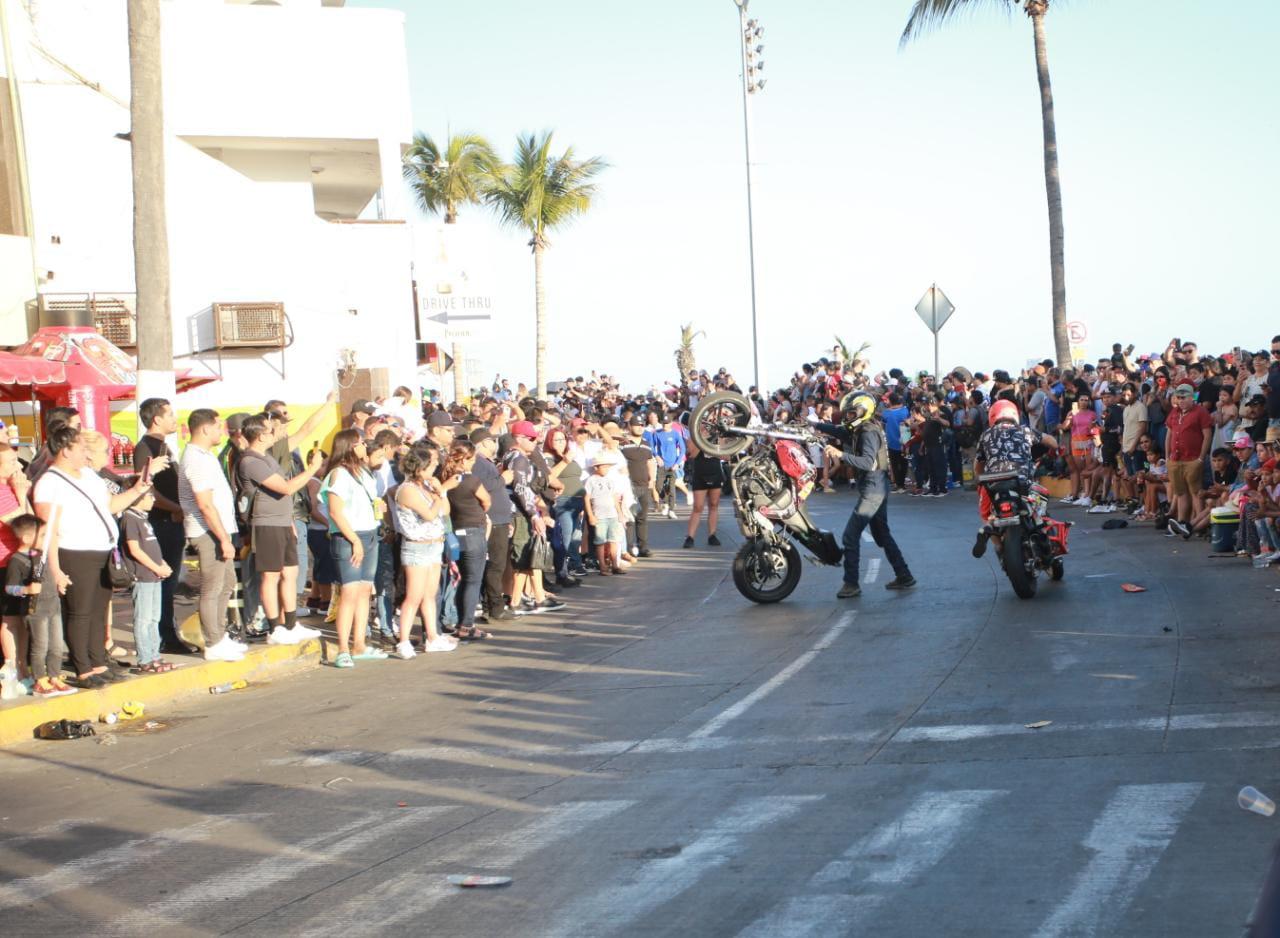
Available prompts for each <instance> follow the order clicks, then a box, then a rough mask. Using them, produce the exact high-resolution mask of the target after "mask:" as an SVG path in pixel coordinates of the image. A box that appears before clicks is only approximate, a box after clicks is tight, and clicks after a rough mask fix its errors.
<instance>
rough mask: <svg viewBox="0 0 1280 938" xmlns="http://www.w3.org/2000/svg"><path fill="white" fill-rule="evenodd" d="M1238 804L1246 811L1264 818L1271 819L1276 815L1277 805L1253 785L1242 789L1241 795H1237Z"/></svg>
mask: <svg viewBox="0 0 1280 938" xmlns="http://www.w3.org/2000/svg"><path fill="white" fill-rule="evenodd" d="M1236 803H1237V804H1239V805H1240V807H1242V808H1244V809H1245V810H1246V811H1252V812H1253V813H1254V814H1261V815H1262V816H1263V817H1271V815H1273V814H1275V813H1276V803H1275V802H1274V801H1272V800H1271V799H1270V798H1268V797H1267V796H1266V795H1264V794H1263V793H1262V792H1260V791H1258V789H1256V788H1254V787H1253V786H1252V785H1246V786H1245V787H1244V788H1241V789H1240V794H1238V795H1236Z"/></svg>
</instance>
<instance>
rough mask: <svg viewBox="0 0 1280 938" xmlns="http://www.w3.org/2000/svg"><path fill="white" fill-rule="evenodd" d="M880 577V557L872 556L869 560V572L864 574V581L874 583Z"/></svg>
mask: <svg viewBox="0 0 1280 938" xmlns="http://www.w3.org/2000/svg"><path fill="white" fill-rule="evenodd" d="M878 579H880V558H879V557H872V558H871V559H870V560H868V561H867V572H866V573H864V574H863V575H862V582H863V583H874V582H876V580H878Z"/></svg>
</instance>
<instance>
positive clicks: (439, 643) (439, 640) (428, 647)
mask: <svg viewBox="0 0 1280 938" xmlns="http://www.w3.org/2000/svg"><path fill="white" fill-rule="evenodd" d="M457 647H458V643H457V642H455V641H453V640H452V639H449V638H445V637H444V636H443V635H437V636H436V637H435V638H433V639H432V640H431V641H429V642H427V643H426V644H425V645H423V646H422V650H423V651H425V652H427V653H431V652H436V651H453V650H454V649H455V648H457Z"/></svg>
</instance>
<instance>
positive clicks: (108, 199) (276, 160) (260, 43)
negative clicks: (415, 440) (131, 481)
mask: <svg viewBox="0 0 1280 938" xmlns="http://www.w3.org/2000/svg"><path fill="white" fill-rule="evenodd" d="M0 4H3V6H4V8H5V9H6V10H7V21H8V27H9V28H8V37H9V43H8V45H9V50H10V51H9V55H8V56H7V59H8V61H7V62H6V65H5V71H6V74H9V73H11V74H10V75H9V77H11V78H12V77H16V79H17V82H16V91H17V103H18V104H19V106H20V116H21V131H22V138H23V139H24V140H25V155H26V168H27V176H28V179H29V183H28V186H29V192H30V203H29V204H30V214H31V220H32V223H31V226H30V227H31V230H30V231H28V230H27V228H26V226H25V223H24V219H23V214H24V213H23V212H22V211H21V199H20V196H21V188H20V184H21V179H20V176H19V173H18V171H17V170H18V165H17V162H16V159H17V156H18V152H17V140H16V136H17V135H16V134H15V133H14V121H13V115H12V114H11V113H10V111H11V108H10V100H11V95H10V94H9V88H8V87H5V88H4V89H2V90H3V92H4V93H3V94H0V128H2V129H0V153H3V160H2V161H0V162H3V166H2V167H0V344H3V345H13V344H17V343H19V342H21V341H23V340H24V339H25V338H26V336H27V334H28V332H29V331H30V330H31V329H33V328H34V327H35V325H36V323H35V311H34V310H35V305H36V304H33V303H31V302H29V301H30V300H31V298H32V292H33V289H34V290H38V292H39V293H40V294H41V296H42V298H43V300H44V306H45V307H51V306H56V305H57V304H59V303H66V304H71V305H74V304H76V303H83V302H84V300H85V299H86V297H94V298H96V300H97V301H98V304H99V306H98V308H99V314H100V326H101V327H102V328H103V330H104V332H106V333H107V335H108V337H109V338H112V339H113V340H116V341H117V344H121V345H124V346H126V347H128V344H129V340H128V338H127V334H128V332H129V326H130V322H129V319H128V316H127V313H121V314H119V316H118V317H117V320H116V321H115V322H114V323H113V322H111V321H110V316H111V311H112V310H113V309H116V310H128V309H130V308H131V305H132V301H133V292H134V287H133V257H132V191H131V183H130V149H129V143H128V138H127V133H128V131H129V110H128V102H129V62H128V45H127V42H128V40H127V24H126V14H125V2H124V0H0ZM162 42H163V54H164V57H163V77H164V109H165V134H166V141H165V142H166V153H165V160H166V174H167V175H166V188H167V208H168V226H169V249H170V264H171V270H172V303H173V332H174V358H175V364H176V365H177V366H178V367H188V368H191V369H193V370H194V371H196V372H208V373H214V374H219V375H221V377H222V380H221V381H218V382H215V383H213V384H210V385H206V386H205V387H203V388H200V389H198V390H195V391H192V392H190V393H188V394H186V395H184V397H183V399H182V402H181V403H182V406H183V407H184V408H189V407H197V406H216V407H220V408H223V409H226V408H229V407H237V408H238V407H243V408H244V409H253V408H257V407H260V406H261V404H262V402H263V401H265V400H266V399H267V398H270V397H280V398H283V399H286V400H289V401H291V402H296V403H307V402H317V401H319V400H320V399H321V398H323V397H324V395H325V394H326V393H327V392H328V391H329V390H331V389H333V388H334V387H335V382H336V381H337V380H338V379H337V371H338V368H339V363H340V360H341V359H342V358H343V356H344V355H346V356H347V357H348V359H351V358H353V359H354V364H355V368H356V369H357V370H356V371H355V372H354V373H352V372H348V373H347V375H346V376H345V377H344V380H343V381H342V384H343V385H344V386H346V385H349V384H351V383H352V382H353V381H354V382H355V386H354V388H348V390H347V393H346V394H345V395H344V396H347V397H352V396H357V395H360V396H363V395H366V394H368V393H370V392H372V393H386V392H387V390H388V389H389V388H394V387H395V386H396V385H398V384H409V385H411V386H413V384H414V376H415V373H416V370H417V369H416V348H415V343H414V338H415V334H414V298H413V290H412V257H413V253H414V246H413V231H412V228H411V226H410V225H408V224H406V213H407V211H408V208H409V199H408V189H407V187H406V186H405V185H404V183H403V181H402V178H401V173H400V165H401V154H402V152H403V147H405V146H406V145H407V144H408V142H409V140H410V138H411V131H412V121H411V116H410V106H409V80H408V69H407V62H406V55H405V39H404V22H403V16H402V15H401V14H400V13H399V12H395V11H388V10H369V9H358V10H357V9H345V8H343V0H280V2H274V3H272V2H263V0H258V2H253V3H250V2H246V0H241V2H234V0H166V2H165V3H164V4H163V32H162ZM7 85H8V82H7V81H6V86H7ZM27 234H30V235H31V239H30V240H28V239H27V238H26V237H24V235H27ZM33 255H34V265H33V263H32V261H33ZM33 266H34V271H35V277H34V278H33V276H32V271H33ZM224 304H230V305H224ZM235 304H252V305H253V308H250V307H249V306H247V305H246V306H237V305H235ZM215 306H217V307H218V310H217V312H219V313H220V318H221V320H222V325H223V328H221V329H219V328H218V324H217V322H216V321H215V320H216V319H217V318H219V316H216V315H215ZM281 310H282V311H283V319H282V320H281V321H283V323H284V336H285V339H284V341H285V342H286V344H287V347H285V348H283V349H281V348H270V347H264V345H263V343H264V342H265V343H266V344H267V345H270V344H271V342H272V341H273V336H275V335H277V334H278V333H277V332H276V331H275V327H274V325H273V324H274V323H275V322H276V321H277V319H278V318H279V317H280V311H281ZM245 342H248V343H257V344H256V345H255V344H249V345H245V344H242V343H245Z"/></svg>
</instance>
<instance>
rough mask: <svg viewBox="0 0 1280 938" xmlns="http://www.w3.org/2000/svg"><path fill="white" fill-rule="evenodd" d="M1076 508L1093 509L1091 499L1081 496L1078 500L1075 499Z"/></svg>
mask: <svg viewBox="0 0 1280 938" xmlns="http://www.w3.org/2000/svg"><path fill="white" fill-rule="evenodd" d="M1076 507H1077V508H1092V507H1093V499H1092V498H1090V497H1089V496H1088V495H1082V496H1081V497H1080V498H1077V499H1076Z"/></svg>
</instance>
